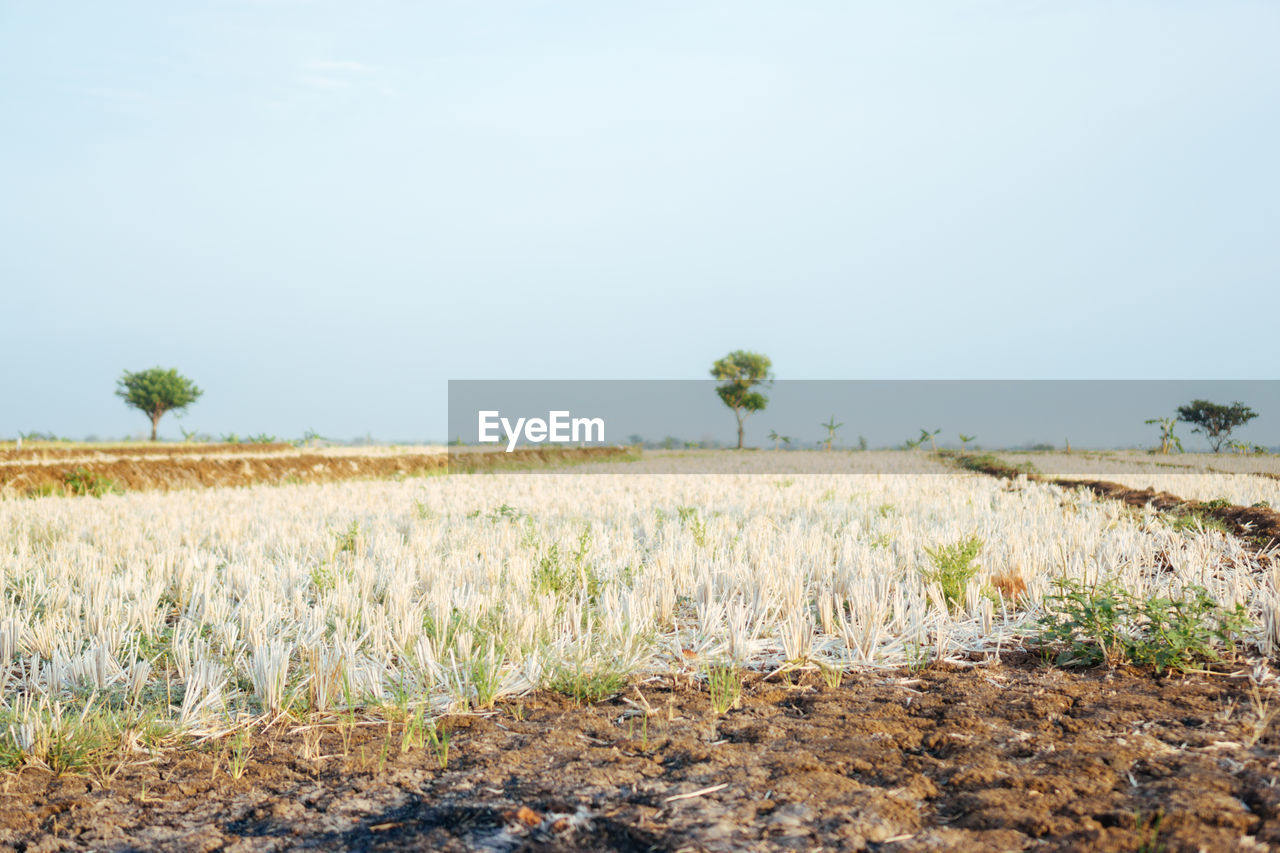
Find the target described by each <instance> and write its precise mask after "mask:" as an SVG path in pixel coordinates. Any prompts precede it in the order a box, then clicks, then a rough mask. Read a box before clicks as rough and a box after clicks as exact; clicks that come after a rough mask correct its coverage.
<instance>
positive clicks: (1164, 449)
mask: <svg viewBox="0 0 1280 853" xmlns="http://www.w3.org/2000/svg"><path fill="white" fill-rule="evenodd" d="M1143 423H1144V424H1159V425H1160V452H1161V453H1163V454H1164V455H1166V456H1168V455H1169V451H1170V450H1172V449H1173V448H1175V447H1176V448H1178V452H1179V453H1181V452H1182V439H1180V438H1178V437H1177V436H1176V435H1174V434H1173V428H1174V427H1175V426H1177V425H1178V419H1177V418H1147V419H1146V420H1145V421H1143Z"/></svg>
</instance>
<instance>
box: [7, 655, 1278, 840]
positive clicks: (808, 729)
mask: <svg viewBox="0 0 1280 853" xmlns="http://www.w3.org/2000/svg"><path fill="white" fill-rule="evenodd" d="M637 690H638V693H637ZM625 695H626V696H627V697H629V698H630V699H631V700H632V701H633V702H635V703H636V704H637V705H638V704H640V703H641V701H642V700H641V699H640V698H639V696H640V695H642V696H643V701H646V702H648V703H649V705H651V706H652V708H653V709H654V711H655V713H654V714H653V715H652V716H650V717H648V724H647V727H646V726H645V725H644V723H643V720H644V719H645V718H644V717H643V716H641V715H638V713H637V712H636V709H635V706H633V705H632V704H630V703H628V702H626V701H624V700H623V699H622V698H615V699H612V700H610V701H606V702H603V703H600V704H598V705H594V706H587V707H577V706H574V705H573V704H572V703H570V702H568V701H567V700H565V699H564V698H563V697H559V696H557V695H554V694H545V693H543V694H537V695H535V696H531V697H526V698H525V699H523V700H522V701H520V702H516V703H510V704H508V705H505V706H503V707H500V708H499V709H497V710H496V711H495V712H494V713H492V714H487V715H474V716H456V717H451V718H449V720H448V721H447V725H448V726H449V728H450V730H451V731H452V749H451V752H450V755H449V761H448V766H447V769H445V770H441V769H440V768H439V766H438V762H437V760H436V755H435V753H434V752H433V751H432V750H431V749H429V748H428V749H425V750H422V749H414V750H411V751H409V752H406V753H401V751H400V743H401V730H400V728H399V727H398V726H395V725H393V726H392V727H390V729H388V727H387V725H386V724H372V725H367V726H359V727H357V728H356V729H355V730H354V732H355V733H354V735H352V734H350V732H349V733H348V738H349V740H348V742H347V744H346V747H347V748H348V750H349V751H347V752H346V753H345V754H344V744H343V742H342V736H341V732H340V731H339V729H338V727H337V726H336V725H335V726H331V727H326V728H323V729H317V730H315V732H313V733H312V735H311V736H310V738H309V740H308V738H307V736H306V734H305V733H302V732H299V731H297V730H294V731H289V732H284V731H272V732H268V733H266V734H259V735H257V736H256V737H255V740H254V742H253V747H252V753H251V760H250V763H249V766H248V769H247V771H246V773H245V774H244V775H243V776H242V777H241V778H240V779H232V778H231V777H230V775H228V772H227V767H228V764H227V754H226V752H225V748H223V751H222V752H221V753H219V752H217V751H216V749H217V747H209V748H208V750H207V751H200V750H196V749H187V750H183V751H178V752H174V753H172V754H168V755H165V756H163V757H161V758H159V759H158V760H155V761H153V762H151V763H143V762H142V761H134V762H133V763H125V764H123V765H122V766H120V767H119V768H118V769H117V770H116V772H115V773H114V775H110V776H102V775H100V777H98V778H95V777H94V776H93V775H86V776H62V777H54V776H52V775H50V774H48V773H44V772H37V771H32V770H25V771H23V772H21V773H18V774H10V775H8V776H7V777H5V778H3V779H2V780H0V788H2V790H0V850H19V851H37V850H39V851H51V850H63V849H94V850H102V851H124V850H175V851H177V850H181V851H211V850H255V851H257V850H292V849H307V848H311V849H350V850H400V849H415V850H419V849H432V850H460V851H461V850H491V851H505V850H623V851H645V850H681V849H684V850H817V849H823V850H885V851H899V850H901V851H909V850H956V851H960V850H963V851H983V850H993V851H994V850H1020V849H1037V850H1039V849H1048V850H1070V849H1089V850H1104V851H1106V850H1117V851H1118V850H1126V851H1131V850H1137V849H1140V848H1142V845H1144V844H1146V845H1148V846H1147V848H1146V849H1164V850H1169V851H1176V850H1202V849H1203V850H1210V851H1216V850H1239V849H1246V850H1247V849H1258V850H1262V849H1271V848H1277V847H1280V819H1278V813H1280V782H1277V779H1278V777H1280V764H1278V759H1280V737H1277V735H1276V733H1275V731H1274V730H1273V727H1269V726H1267V725H1265V724H1264V723H1263V722H1261V721H1260V716H1259V708H1258V707H1257V705H1256V703H1255V702H1253V701H1252V699H1251V693H1250V690H1249V684H1248V682H1247V680H1245V679H1243V678H1233V677H1230V676H1206V675H1196V676H1185V677H1172V678H1156V677H1153V676H1152V675H1151V674H1149V673H1142V672H1136V671H1127V670H1117V671H1112V672H1107V671H1105V670H1100V671H1086V672H1066V671H1062V670H1058V669H1052V668H1048V667H1046V666H1044V665H1042V664H1039V663H1038V662H1037V661H1036V660H1034V659H1032V658H1029V657H1026V658H1022V659H1020V660H1017V659H1013V658H1006V661H1005V663H1004V664H1002V665H978V666H973V667H966V668H961V667H955V666H947V665H940V666H935V667H933V668H931V669H929V670H927V671H925V672H922V673H919V674H916V675H912V674H909V673H905V672H896V673H892V672H891V673H869V674H859V675H854V676H850V677H848V678H847V679H846V681H845V683H844V684H843V685H842V686H840V687H838V688H830V687H827V686H824V685H822V684H821V682H819V681H816V680H813V679H811V678H809V679H807V680H806V678H802V679H800V680H799V682H798V683H796V684H787V683H784V682H780V681H778V680H777V679H772V680H769V681H764V680H758V681H756V682H755V683H753V684H750V685H748V686H747V688H746V690H745V692H744V695H743V700H742V703H741V707H739V708H736V709H733V710H730V711H729V712H727V713H725V714H723V715H717V714H715V713H714V712H713V711H712V709H711V707H710V702H709V699H708V696H707V694H706V692H705V691H700V690H698V689H697V688H696V686H693V685H692V683H691V682H690V681H689V680H688V679H683V678H682V679H672V678H666V679H662V680H656V679H655V680H651V681H649V682H645V683H641V684H639V685H638V687H637V688H636V689H629V690H628V691H627V693H626V694H625ZM628 714H631V715H632V716H626V715H628ZM308 755H313V756H316V757H314V758H308V757H307V756H308ZM706 789H711V790H709V791H708V790H706ZM704 791H705V792H704ZM700 792H704V793H700ZM682 794H693V795H694V796H687V797H684V798H680V799H670V798H672V797H679V795H682ZM1160 845H1162V847H1161V846H1160Z"/></svg>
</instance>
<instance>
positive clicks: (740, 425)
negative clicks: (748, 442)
mask: <svg viewBox="0 0 1280 853" xmlns="http://www.w3.org/2000/svg"><path fill="white" fill-rule="evenodd" d="M738 449H739V450H741V449H742V420H741V419H739V420H738Z"/></svg>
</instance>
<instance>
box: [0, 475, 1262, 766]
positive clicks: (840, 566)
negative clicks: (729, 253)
mask: <svg viewBox="0 0 1280 853" xmlns="http://www.w3.org/2000/svg"><path fill="white" fill-rule="evenodd" d="M791 455H796V454H791ZM844 457H845V458H846V459H848V460H854V461H850V462H849V463H848V464H849V465H851V466H854V465H855V462H856V466H860V467H863V468H864V469H865V467H867V466H870V467H871V468H875V467H877V466H882V467H885V468H891V469H893V470H901V467H900V466H901V465H902V464H903V462H902V458H903V454H875V453H869V454H853V455H850V454H844ZM890 457H893V458H890ZM720 458H722V459H723V460H724V465H725V466H726V471H731V472H734V473H725V474H723V475H719V476H697V477H690V476H682V475H674V474H661V473H651V474H647V475H645V476H638V474H639V473H640V472H642V471H645V470H650V471H652V470H656V469H662V468H664V466H665V467H676V468H678V466H679V462H680V455H679V454H668V455H665V456H657V457H653V458H646V459H645V460H644V461H642V462H637V463H630V464H628V463H612V464H611V465H610V466H602V467H601V470H593V471H588V470H586V469H583V471H582V472H581V473H579V472H575V473H568V474H565V473H562V474H556V475H549V474H541V473H533V472H530V473H515V474H499V475H489V474H477V475H457V476H450V477H447V478H444V477H441V478H427V479H419V480H405V481H403V482H392V481H375V482H346V483H326V484H320V485H299V486H286V487H280V488H264V487H254V488H247V489H208V490H195V491H176V492H171V493H129V494H124V495H108V496H106V497H103V498H102V499H100V500H84V499H78V500H76V499H63V498H47V499H41V500H35V501H28V500H3V501H0V589H2V590H3V597H2V598H0V686H2V692H0V712H2V714H3V717H0V741H3V739H4V738H10V739H13V738H22V737H26V736H27V735H24V734H23V732H24V731H28V732H29V731H30V729H24V728H23V726H24V725H27V724H30V725H31V726H34V725H36V723H35V722H33V720H36V719H37V718H39V719H48V718H49V715H50V714H52V713H54V712H53V710H52V709H53V708H54V707H55V705H57V704H58V703H62V705H61V706H60V707H63V708H68V707H74V706H76V703H80V704H83V703H84V702H90V701H110V702H116V703H130V702H132V703H140V704H147V705H150V706H154V707H155V708H156V713H157V714H158V715H160V716H161V717H163V718H164V719H165V720H167V721H168V723H169V724H171V725H173V726H175V727H180V728H185V729H187V730H192V731H196V730H202V729H205V730H208V729H216V728H219V727H221V726H225V725H226V724H227V723H228V721H229V720H244V719H247V718H256V717H259V716H261V715H273V714H277V713H280V712H281V711H283V710H284V709H286V708H290V709H294V710H298V709H303V710H306V711H319V712H325V711H329V710H332V709H335V708H341V707H346V706H349V705H352V704H357V705H359V706H361V707H363V708H370V707H376V706H380V705H383V704H394V703H396V702H402V701H405V699H404V697H411V698H412V701H414V702H419V703H422V704H424V705H425V706H427V707H429V708H431V709H433V710H445V709H451V708H452V709H458V708H473V707H478V706H479V707H483V706H486V705H487V704H490V703H492V702H493V701H494V700H495V699H496V698H497V697H500V696H503V695H508V694H512V693H518V692H521V691H525V690H528V689H530V688H534V687H542V686H554V685H561V686H563V685H565V684H575V683H592V684H606V685H607V684H613V683H621V682H620V680H621V679H622V678H625V677H628V676H635V675H637V674H641V673H652V672H672V671H688V670H689V669H690V668H698V667H702V666H706V665H709V664H713V663H727V664H734V665H739V666H749V667H756V668H761V669H769V668H773V667H777V666H779V665H781V664H783V663H784V662H786V661H806V660H807V661H815V662H820V663H822V664H824V665H827V666H831V667H840V668H856V667H885V666H902V665H904V664H909V663H911V662H913V661H918V660H921V659H946V658H953V659H959V658H962V657H964V656H966V655H967V654H969V653H975V652H977V653H990V652H994V651H996V650H997V649H999V648H1009V647H1011V646H1016V645H1017V644H1018V643H1019V642H1020V638H1021V637H1022V636H1023V635H1024V634H1025V632H1026V630H1027V629H1028V627H1029V625H1030V623H1031V622H1032V621H1034V619H1035V617H1036V615H1037V613H1038V612H1039V606H1040V604H1041V602H1042V601H1043V599H1044V596H1045V595H1046V594H1047V593H1048V592H1049V591H1050V590H1051V582H1052V580H1053V579H1054V578H1058V577H1065V578H1075V579H1080V580H1083V581H1087V582H1093V581H1097V580H1100V579H1114V580H1116V581H1117V582H1118V583H1120V584H1122V585H1123V586H1124V587H1126V588H1128V589H1130V590H1132V591H1134V592H1138V593H1141V594H1149V593H1156V592H1170V593H1174V594H1176V593H1177V592H1179V591H1180V590H1181V589H1182V588H1183V587H1184V586H1185V585H1188V584H1199V585H1202V586H1204V587H1206V588H1207V589H1208V590H1209V592H1210V593H1211V594H1212V595H1213V596H1214V597H1215V598H1216V599H1218V600H1219V601H1221V602H1223V603H1224V604H1226V605H1228V606H1230V605H1234V604H1235V603H1237V602H1239V603H1241V604H1243V605H1245V606H1246V607H1247V609H1248V611H1249V613H1250V614H1251V616H1252V617H1253V618H1254V619H1256V620H1259V621H1260V622H1261V623H1262V624H1263V625H1264V626H1266V628H1265V630H1263V632H1262V633H1260V634H1259V635H1258V636H1256V637H1254V638H1253V639H1252V642H1255V643H1256V644H1257V645H1258V647H1259V648H1260V649H1261V650H1262V651H1264V652H1265V653H1268V654H1270V653H1273V652H1274V651H1275V625H1276V615H1277V613H1278V612H1280V610H1278V601H1280V599H1278V597H1277V592H1276V576H1275V575H1276V570H1275V569H1273V568H1271V567H1270V564H1269V563H1268V562H1265V561H1264V558H1260V557H1259V556H1258V555H1256V553H1255V552H1254V551H1253V550H1251V549H1248V548H1246V547H1244V546H1243V545H1242V544H1241V543H1240V542H1239V541H1237V540H1236V539H1234V538H1232V537H1229V536H1225V535H1223V534H1221V533H1218V532H1216V531H1207V532H1206V531H1195V530H1190V531H1188V530H1182V531H1178V530H1175V529H1173V528H1172V527H1170V526H1167V525H1166V524H1165V523H1164V522H1163V521H1162V520H1161V519H1159V518H1158V517H1156V516H1154V515H1150V514H1141V515H1137V516H1135V515H1134V514H1133V513H1131V512H1129V511H1127V510H1125V509H1124V508H1122V507H1121V506H1118V505H1117V504H1116V503H1114V502H1110V501H1099V500H1095V499H1093V498H1092V497H1091V496H1089V495H1088V494H1085V493H1077V492H1074V491H1072V490H1066V489H1062V488H1058V487H1056V486H1051V485H1045V484H1040V483H1025V482H1023V483H1013V482H1010V481H1003V480H999V479H996V478H992V477H987V476H982V475H976V474H970V473H967V472H957V471H952V470H949V469H947V468H945V467H942V466H940V465H939V464H938V463H936V462H934V461H932V460H931V459H930V458H928V457H927V456H925V455H924V454H915V455H912V456H911V458H913V459H914V460H916V461H914V462H912V464H913V465H915V466H917V468H918V470H919V471H920V472H921V473H920V474H918V475H904V474H901V473H815V474H777V473H754V474H753V473H750V471H752V470H767V468H768V466H769V463H770V458H769V456H768V454H765V453H757V454H729V453H725V454H722V455H721V457H720ZM835 459H836V457H835V456H834V455H826V454H821V453H812V454H808V456H807V457H805V459H804V460H802V459H799V458H798V459H795V460H790V461H789V462H788V464H789V465H795V464H806V463H809V464H814V465H815V466H830V465H832V464H833V460H835ZM606 467H607V470H605V468H606ZM924 472H929V473H924ZM970 536H977V537H979V538H980V539H981V542H982V545H981V548H980V550H979V553H978V565H979V571H978V573H977V575H976V576H975V577H974V578H973V579H972V580H971V581H970V582H968V583H967V585H966V586H965V587H964V588H963V589H962V591H961V595H960V597H959V600H958V601H957V603H956V604H955V605H954V606H948V604H947V602H945V601H944V600H943V597H942V593H941V590H940V589H939V588H938V587H937V586H936V585H933V584H930V583H927V582H926V581H925V580H924V572H925V571H926V570H927V569H928V568H929V567H930V565H931V563H930V557H929V555H928V552H927V550H926V549H928V548H937V547H938V546H940V545H947V544H950V543H955V542H958V541H961V540H964V539H966V538H967V537H970ZM1011 577H1014V578H1017V579H1018V582H1017V583H1016V584H1010V583H1009V581H1008V579H1009V578H1011ZM1001 578H1003V580H1001ZM1002 590H1004V592H1002ZM93 697H98V698H96V699H95V698H93ZM58 713H62V712H61V711H59V712H58ZM6 732H7V733H6Z"/></svg>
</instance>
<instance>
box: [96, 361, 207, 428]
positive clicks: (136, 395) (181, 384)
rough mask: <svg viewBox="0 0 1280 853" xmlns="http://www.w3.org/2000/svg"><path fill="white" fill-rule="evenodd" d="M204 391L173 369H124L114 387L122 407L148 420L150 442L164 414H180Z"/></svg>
mask: <svg viewBox="0 0 1280 853" xmlns="http://www.w3.org/2000/svg"><path fill="white" fill-rule="evenodd" d="M203 393H204V391H202V390H200V389H199V388H197V387H196V384H195V383H194V382H192V381H191V380H190V379H188V378H187V377H185V376H183V375H182V374H180V373H178V371H177V370H176V369H174V368H172V367H171V368H168V369H165V368H163V367H152V368H150V369H148V370H139V371H137V372H131V371H128V370H126V371H125V372H124V375H123V376H121V377H120V380H119V383H118V385H117V387H116V396H117V397H119V398H120V399H122V400H124V401H125V404H126V405H128V406H131V407H132V408H135V409H137V410H138V411H140V412H142V413H143V414H145V415H146V416H147V417H149V418H150V419H151V440H152V441H155V440H156V428H157V426H158V425H159V424H160V418H161V417H163V416H164V413H165V412H180V411H182V410H183V409H185V408H186V407H187V406H190V405H191V404H192V403H194V402H195V401H196V400H198V399H200V395H201V394H203Z"/></svg>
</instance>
